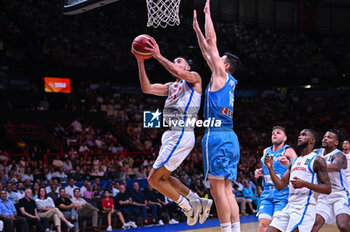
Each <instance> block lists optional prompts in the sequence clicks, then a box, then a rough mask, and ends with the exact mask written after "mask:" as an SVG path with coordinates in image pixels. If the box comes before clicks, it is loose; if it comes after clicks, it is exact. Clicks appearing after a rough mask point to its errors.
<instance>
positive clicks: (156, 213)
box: [143, 184, 164, 225]
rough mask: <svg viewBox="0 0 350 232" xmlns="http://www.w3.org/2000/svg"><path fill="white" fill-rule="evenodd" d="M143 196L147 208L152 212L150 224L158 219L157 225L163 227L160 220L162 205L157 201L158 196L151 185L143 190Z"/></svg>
mask: <svg viewBox="0 0 350 232" xmlns="http://www.w3.org/2000/svg"><path fill="white" fill-rule="evenodd" d="M143 194H144V196H145V199H146V201H147V206H148V207H149V208H150V209H151V210H152V223H155V222H156V221H157V219H159V222H158V223H159V224H160V225H164V223H163V221H162V219H160V218H161V209H162V204H161V203H160V202H159V201H158V194H157V192H156V190H155V189H154V188H153V187H152V185H150V184H149V185H147V187H146V188H145V189H144V190H143Z"/></svg>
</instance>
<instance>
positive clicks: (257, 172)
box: [255, 168, 263, 178]
mask: <svg viewBox="0 0 350 232" xmlns="http://www.w3.org/2000/svg"><path fill="white" fill-rule="evenodd" d="M262 175H263V171H262V168H259V169H256V170H255V178H259V177H260V176H262Z"/></svg>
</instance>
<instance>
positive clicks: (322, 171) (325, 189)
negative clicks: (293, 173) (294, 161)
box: [291, 156, 332, 194]
mask: <svg viewBox="0 0 350 232" xmlns="http://www.w3.org/2000/svg"><path fill="white" fill-rule="evenodd" d="M313 168H314V171H315V173H316V174H317V180H318V184H312V183H310V182H307V181H303V180H301V179H299V178H295V179H293V180H292V181H291V182H292V185H293V187H294V188H303V187H306V188H308V189H311V190H313V191H315V192H318V193H323V194H330V193H331V191H332V188H331V182H330V180H329V176H328V172H327V164H326V161H325V160H324V159H323V158H322V157H319V156H317V157H316V158H315V161H314V167H313Z"/></svg>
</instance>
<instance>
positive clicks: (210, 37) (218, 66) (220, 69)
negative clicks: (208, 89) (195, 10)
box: [204, 0, 226, 81]
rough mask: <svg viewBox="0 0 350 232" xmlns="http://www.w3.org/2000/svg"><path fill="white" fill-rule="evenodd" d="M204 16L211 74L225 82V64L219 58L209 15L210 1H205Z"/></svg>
mask: <svg viewBox="0 0 350 232" xmlns="http://www.w3.org/2000/svg"><path fill="white" fill-rule="evenodd" d="M204 15H205V24H204V28H205V38H206V41H207V44H208V51H209V54H210V60H211V62H212V64H213V67H212V68H211V71H212V72H213V76H212V77H213V79H214V81H215V79H217V78H223V79H225V80H226V71H225V64H224V62H223V60H222V59H221V57H220V54H219V51H218V48H217V45H216V33H215V29H214V24H213V20H212V18H211V13H210V0H207V2H206V3H205V7H204Z"/></svg>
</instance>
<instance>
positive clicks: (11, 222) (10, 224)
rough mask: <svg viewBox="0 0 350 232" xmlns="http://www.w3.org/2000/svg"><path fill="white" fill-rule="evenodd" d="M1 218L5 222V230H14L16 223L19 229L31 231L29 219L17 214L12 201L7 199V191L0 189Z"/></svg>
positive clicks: (7, 231) (24, 231)
mask: <svg viewBox="0 0 350 232" xmlns="http://www.w3.org/2000/svg"><path fill="white" fill-rule="evenodd" d="M0 198H1V200H0V218H1V220H2V221H3V223H4V229H5V232H12V231H13V229H14V226H15V225H16V227H17V231H23V232H29V229H28V223H27V220H26V219H25V218H23V217H20V216H17V210H16V208H15V205H14V203H13V202H12V201H9V200H7V192H6V191H5V190H1V191H0Z"/></svg>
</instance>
